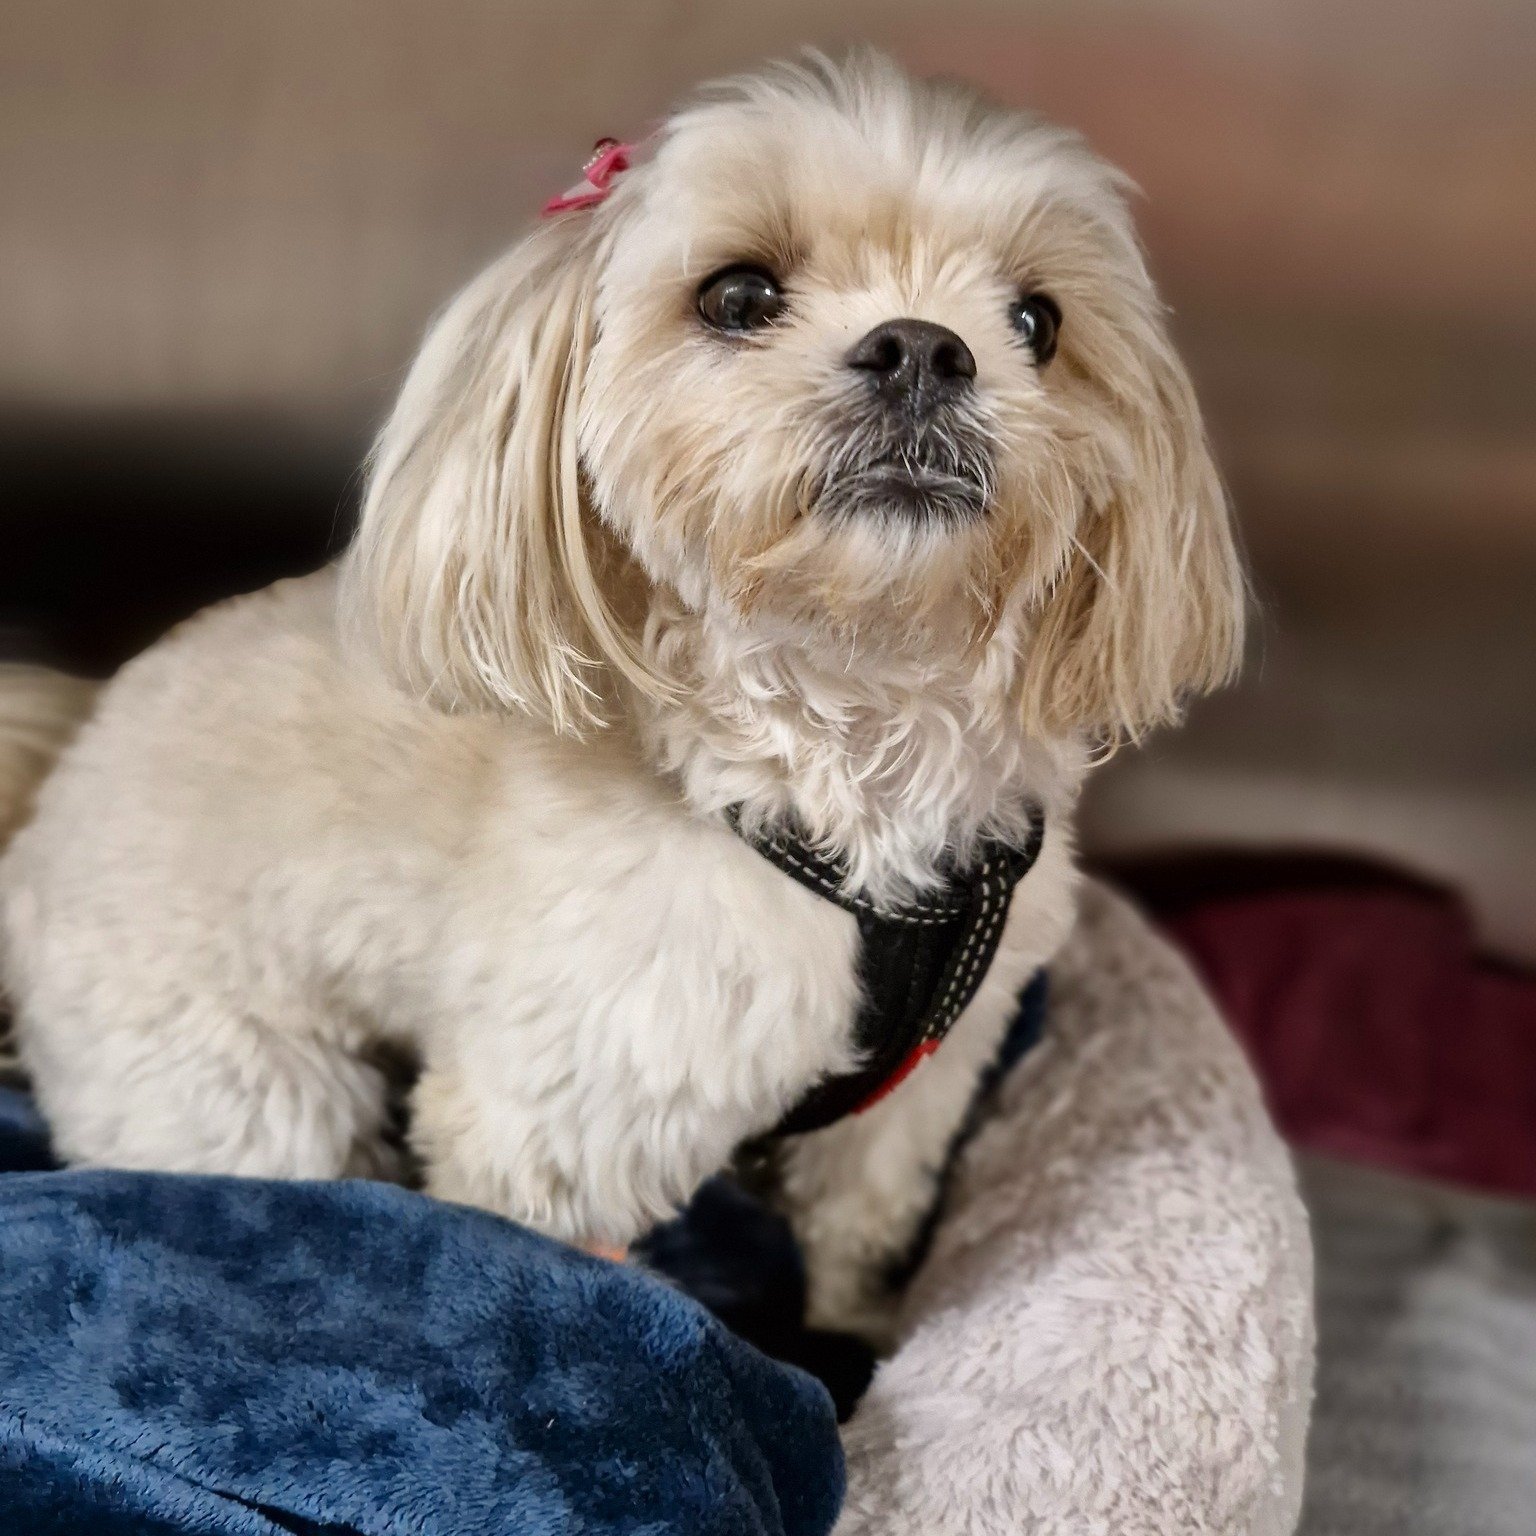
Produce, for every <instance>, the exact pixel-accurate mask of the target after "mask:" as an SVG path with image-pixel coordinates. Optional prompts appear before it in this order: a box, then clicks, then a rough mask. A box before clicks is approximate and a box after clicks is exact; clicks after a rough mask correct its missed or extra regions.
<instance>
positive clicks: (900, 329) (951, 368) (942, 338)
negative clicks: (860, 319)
mask: <svg viewBox="0 0 1536 1536" xmlns="http://www.w3.org/2000/svg"><path fill="white" fill-rule="evenodd" d="M848 366H849V367H850V368H858V369H860V370H862V371H863V372H865V373H868V374H869V375H870V377H871V378H872V379H873V380H874V381H875V387H876V389H878V390H879V391H880V393H881V394H882V395H884V396H885V397H886V398H887V399H889V400H892V401H902V402H905V403H909V404H911V405H913V406H915V407H917V408H919V409H924V408H926V407H928V406H930V405H933V404H935V403H937V402H938V401H939V400H942V399H944V398H946V397H947V396H950V395H954V394H958V393H959V392H960V391H961V390H963V389H965V388H966V387H967V385H969V384H970V382H971V380H972V379H974V378H975V377H976V359H975V358H974V357H972V356H971V349H970V348H969V347H968V346H966V344H965V343H964V342H963V341H961V339H960V338H959V337H958V336H957V335H955V333H954V332H953V331H952V330H950V329H949V328H948V327H947V326H943V325H935V324H934V323H933V322H932V321H931V320H887V321H886V322H885V323H884V324H883V325H877V326H876V327H875V328H874V330H872V331H871V332H870V333H869V335H867V336H866V337H865V338H864V339H863V340H862V341H861V342H859V343H858V345H857V346H855V347H854V349H853V351H851V352H850V353H849V354H848Z"/></svg>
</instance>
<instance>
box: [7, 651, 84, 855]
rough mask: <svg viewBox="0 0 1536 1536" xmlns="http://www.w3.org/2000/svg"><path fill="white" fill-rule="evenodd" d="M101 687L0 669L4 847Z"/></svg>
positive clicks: (34, 671)
mask: <svg viewBox="0 0 1536 1536" xmlns="http://www.w3.org/2000/svg"><path fill="white" fill-rule="evenodd" d="M97 686H98V685H97V684H95V683H93V682H90V681H88V680H87V679H85V678H82V677H70V676H69V675H68V674H66V673H63V672H50V671H48V670H47V669H45V668H43V667H26V666H17V665H14V664H12V665H0V849H3V848H4V847H5V845H6V843H8V842H9V841H10V839H11V835H12V834H13V833H14V832H15V831H16V830H17V828H19V827H20V826H21V824H22V823H23V822H24V821H25V820H26V819H27V817H28V816H29V815H30V814H31V811H32V797H33V795H34V794H35V793H36V791H37V787H38V785H39V784H41V783H42V781H43V780H44V779H45V778H46V777H47V776H48V772H49V770H50V769H51V768H52V767H53V765H54V762H55V761H56V760H57V758H58V756H59V754H60V753H61V752H62V751H63V750H64V748H65V747H66V746H68V745H69V741H70V738H71V737H72V736H73V735H74V734H75V731H76V730H77V729H78V727H79V725H80V723H81V721H83V720H84V719H85V718H86V716H87V715H88V714H90V712H91V706H92V704H93V703H94V702H95V698H96V692H97Z"/></svg>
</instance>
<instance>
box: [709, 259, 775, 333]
mask: <svg viewBox="0 0 1536 1536" xmlns="http://www.w3.org/2000/svg"><path fill="white" fill-rule="evenodd" d="M783 308H784V295H783V294H782V293H781V292H780V291H779V285H778V284H777V283H776V282H774V280H773V279H772V278H771V277H770V276H769V275H768V274H767V273H766V272H764V271H763V269H762V268H761V267H727V268H726V269H725V271H723V272H716V273H715V275H714V276H713V277H710V278H706V279H705V281H704V286H703V287H702V288H700V289H699V313H700V314H701V315H702V316H703V317H704V321H705V323H706V324H707V325H712V326H714V328H715V329H716V330H717V331H732V332H735V333H738V334H739V333H740V332H743V331H755V330H757V329H758V328H759V327H760V326H764V325H768V324H770V323H771V322H772V321H774V320H775V319H777V318H778V315H779V313H780V311H781V310H782V309H783Z"/></svg>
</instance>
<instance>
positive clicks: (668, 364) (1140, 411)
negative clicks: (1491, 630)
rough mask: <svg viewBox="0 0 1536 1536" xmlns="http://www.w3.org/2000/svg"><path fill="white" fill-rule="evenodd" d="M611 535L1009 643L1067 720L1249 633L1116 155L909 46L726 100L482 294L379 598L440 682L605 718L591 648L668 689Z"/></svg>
mask: <svg viewBox="0 0 1536 1536" xmlns="http://www.w3.org/2000/svg"><path fill="white" fill-rule="evenodd" d="M605 540H608V541H612V542H616V543H617V545H618V546H619V548H620V550H621V551H622V553H623V555H624V556H625V557H627V560H628V561H629V562H631V563H632V566H633V567H637V568H638V569H639V570H640V571H641V572H643V578H644V582H643V584H644V585H645V586H646V587H647V588H648V589H649V590H650V591H651V592H654V593H662V592H665V593H667V594H669V596H670V600H671V601H673V602H676V603H680V604H681V605H682V606H683V607H684V608H686V609H687V610H689V611H691V612H693V613H695V614H699V615H703V616H706V617H708V618H709V619H711V620H713V621H715V622H718V623H722V624H726V625H731V626H737V627H740V628H743V629H747V630H751V631H754V632H755V633H757V634H759V635H761V636H762V637H763V638H764V640H765V642H767V643H777V644H789V645H795V646H799V647H803V648H806V649H810V650H815V649H817V648H824V649H825V650H826V651H827V652H828V653H829V654H836V655H839V656H842V657H845V658H847V659H848V660H849V661H850V662H851V663H852V664H854V665H858V664H859V657H860V655H861V654H862V655H863V656H864V657H866V658H870V659H871V660H874V659H877V658H878V657H879V656H880V655H882V654H889V653H893V652H903V653H907V654H909V655H930V656H934V657H938V656H941V655H945V654H953V655H955V656H966V655H974V654H976V653H978V652H979V651H980V650H983V649H985V648H986V647H987V646H1003V647H1008V648H1010V650H1011V652H1012V653H1013V654H1014V659H1015V660H1016V662H1017V665H1016V666H1014V667H1013V668H1012V669H1011V675H1014V676H1016V679H1017V683H1016V686H1017V690H1018V693H1019V696H1020V700H1021V704H1022V705H1023V707H1024V711H1025V715H1026V717H1027V718H1031V719H1033V720H1037V721H1041V722H1045V723H1046V724H1048V725H1049V726H1050V727H1052V728H1057V729H1066V730H1083V731H1097V732H1109V733H1114V732H1124V731H1132V732H1134V731H1135V730H1137V729H1139V728H1140V727H1141V726H1143V725H1145V724H1147V723H1149V722H1151V721H1153V720H1155V719H1157V718H1160V717H1163V716H1165V715H1167V714H1168V713H1170V712H1171V711H1172V709H1173V708H1174V705H1175V701H1176V698H1177V696H1178V694H1179V692H1180V691H1181V690H1183V689H1186V688H1189V687H1191V686H1201V685H1204V684H1207V683H1209V682H1211V681H1214V680H1215V679H1217V678H1218V677H1220V676H1222V675H1224V674H1225V672H1226V671H1227V669H1228V668H1229V666H1230V664H1231V661H1232V658H1233V652H1234V647H1235V645H1236V640H1237V634H1238V629H1239V612H1240V592H1239V582H1238V576H1237V567H1236V562H1235V559H1234V556H1233V552H1232V546H1231V541H1230V536H1229V533H1228V528H1227V519H1226V512H1225V507H1224V504H1223V500H1222V497H1221V494H1220V490H1219V487H1218V485H1217V482H1216V478H1215V474H1214V471H1213V470H1212V468H1211V465H1210V462H1209V459H1208V456H1207V454H1206V450H1205V446H1204V442H1203V438H1202V434H1201V430H1200V425H1199V420H1198V416H1197V413H1196V411H1195V407H1194V403H1193V400H1192V397H1191V395H1190V391H1189V387H1188V383H1187V381H1186V379H1185V377H1184V375H1183V372H1182V370H1181V369H1180V367H1179V365H1178V363H1177V361H1176V359H1175V358H1174V356H1173V354H1172V352H1171V350H1170V349H1169V346H1168V343H1167V340H1166V337H1165V334H1164V331H1163V327H1162V322H1161V316H1160V311H1159V306H1158V303H1157V300H1156V298H1155V295H1154V294H1153V292H1152V290H1151V288H1150V285H1149V283H1148V280H1147V277H1146V274H1145V271H1144V268H1143V265H1142V261H1141V257H1140V253H1139V249H1138V247H1137V244H1136V241H1135V239H1134V236H1133V234H1132V232H1131V230H1130V226H1129V224H1128V221H1127V218H1126V214H1125V211H1124V207H1123V203H1122V201H1121V198H1120V196H1119V190H1118V185H1117V179H1116V177H1115V175H1114V173H1113V172H1111V171H1110V170H1108V169H1107V168H1106V167H1105V166H1103V165H1102V164H1101V163H1100V162H1098V161H1097V160H1095V159H1094V158H1093V157H1092V156H1091V155H1090V154H1089V153H1088V151H1087V150H1086V149H1085V148H1084V147H1083V146H1082V145H1081V144H1080V142H1079V141H1077V140H1076V139H1075V138H1073V137H1072V136H1070V135H1067V134H1064V133H1062V132H1060V131H1058V130H1054V129H1051V128H1048V127H1044V126H1042V125H1040V124H1038V123H1036V122H1034V121H1032V120H1030V119H1026V118H1023V117H1020V116H1017V115H1013V114H1007V113H1003V112H999V111H996V110H994V109H992V108H989V107H987V106H986V105H984V104H983V103H980V102H978V101H977V100H976V99H975V98H974V97H972V96H971V95H969V94H968V93H966V92H963V91H961V90H959V89H956V88H951V87H934V86H920V85H914V84H912V83H911V82H910V81H908V80H907V79H906V78H905V77H903V76H902V75H901V74H900V73H899V72H898V71H896V70H895V69H894V68H893V67H891V66H890V65H888V64H886V63H884V62H883V61H880V60H878V59H866V60H862V61H859V62H856V63H855V64H853V65H850V66H847V67H843V68H833V67H830V66H822V65H816V66H810V67H806V68H798V69H779V70H775V71H769V72H766V73H764V74H763V75H760V76H757V77H752V78H749V79H747V80H744V81H739V82H735V83H733V84H731V85H728V86H726V87H723V88H721V89H719V90H718V91H716V92H715V93H713V94H712V95H710V96H707V97H706V98H704V99H703V100H701V102H700V103H698V104H697V105H695V106H692V107H690V108H687V109H685V110H684V111H682V112H681V113H679V114H678V115H677V116H675V117H674V118H673V119H672V120H671V121H670V122H669V123H668V124H667V125H666V127H665V128H664V129H663V130H662V131H661V133H660V134H659V135H658V136H657V137H656V139H655V141H654V143H653V145H652V146H651V152H650V153H649V154H648V155H647V156H646V157H645V158H644V159H643V160H642V162H641V163H640V164H639V165H637V166H636V167H635V168H634V169H633V170H631V171H630V172H628V173H627V175H626V176H625V177H624V179H623V180H622V181H621V183H620V184H619V186H618V189H617V190H616V192H615V193H614V195H613V196H612V197H611V198H610V199H609V200H608V201H607V202H606V203H604V204H603V205H601V206H599V207H597V208H594V209H588V210H582V211H575V212H569V213H565V214H562V215H559V216H558V218H557V219H556V220H555V221H554V222H553V223H552V224H550V225H547V226H545V227H544V228H543V229H541V230H540V231H538V232H537V233H536V234H535V235H534V236H533V237H531V238H530V240H529V241H528V242H525V244H524V246H523V247H520V248H519V250H518V251H516V252H514V253H513V254H512V256H511V257H509V258H507V260H506V261H505V262H504V263H503V264H502V265H501V266H500V267H498V268H495V269H493V270H492V272H491V273H489V274H487V275H486V277H484V278H482V279H481V281H480V283H479V284H477V285H476V286H475V287H474V288H472V289H471V290H470V291H469V292H468V293H467V294H466V295H465V296H464V297H463V298H462V299H461V300H460V301H459V303H458V304H457V305H456V306H455V307H454V308H453V309H452V310H450V311H449V313H448V315H447V316H446V317H445V318H444V320H443V321H442V322H441V323H440V325H439V327H438V330H437V331H436V332H435V333H434V335H433V337H432V338H431V339H430V340H429V342H428V345H427V347H426V349H425V350H424V353H423V356H422V359H421V360H420V362H419V363H418V365H417V368H416V370H415V371H414V373H413V377H412V379H411V381H410V382H409V383H408V384H407V387H406V391H405V393H404V395H403V397H402V401H401V404H400V407H399V408H398V409H397V412H396V416H395V419H394V421H393V422H392V423H391V426H390V428H388V429H387V430H386V434H385V437H384V438H383V440H382V441H381V445H380V449H379V456H378V460H377V467H376V473H375V478H374V482H373V487H372V489H371V492H370V497H369V505H368V508H367V510H366V512H365V520H364V526H363V531H362V535H361V538H360V544H359V549H358V551H357V552H356V554H355V556H354V562H353V563H354V569H355V570H357V571H358V572H360V573H361V574H360V579H359V580H358V581H356V582H354V588H355V590H358V591H362V592H365V593H368V594H369V595H370V600H371V601H372V602H373V603H374V604H375V605H377V603H378V601H379V599H380V596H381V594H383V595H385V596H386V598H387V596H388V593H389V591H393V593H394V597H395V609H394V612H393V617H392V622H393V623H394V624H395V626H396V628H397V629H398V630H404V629H406V628H408V629H409V641H408V649H409V650H410V652H411V653H412V654H411V655H408V656H405V657H403V658H402V665H403V669H404V670H405V671H406V672H407V675H410V676H414V677H416V678H417V679H419V680H426V679H427V678H428V677H429V676H430V677H431V678H433V679H434V680H435V682H436V684H437V686H438V688H439V690H440V691H443V692H444V693H445V696H447V697H449V698H450V699H461V698H465V697H472V698H475V699H476V700H477V701H482V702H483V701H484V700H485V699H486V698H489V699H491V700H492V701H495V702H499V703H504V704H519V705H522V706H523V707H548V708H551V709H552V711H553V713H554V714H555V715H556V717H557V719H558V718H560V717H561V715H566V716H571V717H574V716H575V715H579V714H580V708H579V703H578V701H579V697H580V692H579V690H580V688H581V687H582V686H583V683H584V682H585V683H588V684H591V683H593V682H594V677H593V675H592V673H591V672H590V671H589V672H588V674H587V676H586V677H585V678H584V677H583V657H585V658H587V659H588V661H589V662H591V663H592V664H594V666H598V667H613V668H617V669H618V670H619V671H620V672H623V673H625V674H627V675H628V676H629V677H630V678H631V681H633V682H636V683H637V684H639V685H640V686H642V687H644V686H646V684H647V682H648V681H649V680H648V679H647V677H646V675H645V674H646V665H647V664H646V659H645V656H644V654H643V644H642V642H641V641H640V639H639V635H638V631H637V628H636V617H635V615H634V614H630V615H629V616H628V617H627V618H623V619H621V618H620V616H619V604H618V603H617V602H616V601H615V600H614V599H613V596H612V594H611V593H609V592H608V591H607V590H606V587H607V585H608V583H609V582H610V580H611V579H612V577H611V572H612V568H613V565H614V561H612V560H611V559H609V560H604V559H603V558H602V552H601V551H600V550H596V549H595V548H594V544H595V543H596V544H601V543H603V542H604V541H605ZM633 585H634V583H633V581H632V580H631V581H630V582H629V586H630V587H631V588H633ZM644 606H645V603H644V600H643V599H642V602H641V607H642V609H643V608H644ZM640 622H641V623H642V624H643V614H642V615H641V616H640ZM571 679H574V689H575V691H573V687H572V685H570V683H569V680H571ZM445 685H446V686H445ZM599 691H600V687H599Z"/></svg>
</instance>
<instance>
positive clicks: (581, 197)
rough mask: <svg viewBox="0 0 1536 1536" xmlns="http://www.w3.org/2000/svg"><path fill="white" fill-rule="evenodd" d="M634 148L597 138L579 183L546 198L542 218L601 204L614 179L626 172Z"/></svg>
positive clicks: (631, 145) (611, 187)
mask: <svg viewBox="0 0 1536 1536" xmlns="http://www.w3.org/2000/svg"><path fill="white" fill-rule="evenodd" d="M634 148H635V146H634V145H633V144H621V143H620V142H619V141H618V140H617V139H599V140H598V141H597V143H596V144H595V145H593V147H592V156H591V158H590V159H589V160H588V161H587V163H586V164H585V165H584V166H583V167H582V168H581V180H580V181H578V182H577V183H576V185H575V186H574V187H572V188H571V189H570V190H569V191H567V192H562V193H561V194H560V195H559V196H558V197H552V198H550V200H549V201H548V202H547V203H545V204H544V217H545V218H548V217H549V216H550V215H551V214H554V213H565V212H566V211H567V210H568V209H571V208H591V207H592V206H593V205H594V204H596V203H600V202H602V200H603V199H604V198H605V197H607V196H608V194H609V193H610V192H611V191H612V190H613V179H614V177H615V176H617V175H618V174H619V173H620V172H621V171H627V170H628V169H629V157H630V156H631V155H632V154H633V153H634Z"/></svg>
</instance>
